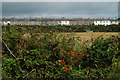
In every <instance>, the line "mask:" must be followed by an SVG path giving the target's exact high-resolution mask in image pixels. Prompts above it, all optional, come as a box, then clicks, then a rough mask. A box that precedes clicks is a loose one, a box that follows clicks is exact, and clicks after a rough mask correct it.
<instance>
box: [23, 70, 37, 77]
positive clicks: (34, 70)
mask: <svg viewBox="0 0 120 80" xmlns="http://www.w3.org/2000/svg"><path fill="white" fill-rule="evenodd" d="M33 71H36V69H33V70H32V71H31V72H29V73H27V74H26V75H25V76H23V78H25V77H26V76H28V75H29V74H31V73H32V72H33Z"/></svg>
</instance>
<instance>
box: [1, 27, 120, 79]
mask: <svg viewBox="0 0 120 80" xmlns="http://www.w3.org/2000/svg"><path fill="white" fill-rule="evenodd" d="M37 27H38V28H39V26H37ZM66 27H68V28H70V27H69V26H66ZM33 28H34V27H32V26H25V28H24V27H20V28H18V26H16V28H14V26H10V25H9V26H7V27H6V32H5V33H3V35H2V36H3V40H4V41H5V43H6V44H7V46H8V47H9V49H10V50H11V52H12V54H14V55H15V56H16V58H14V57H13V56H12V55H11V54H10V51H8V49H7V48H6V46H5V45H4V44H3V56H1V57H2V58H3V65H2V68H3V71H2V72H3V74H2V76H3V80H4V79H6V78H12V79H15V80H18V79H20V80H23V79H28V80H29V79H32V78H38V79H43V80H44V79H83V78H86V79H88V78H89V79H103V78H104V79H106V78H115V77H114V76H116V77H117V78H119V77H120V76H119V75H120V65H119V63H120V54H119V53H120V38H119V37H114V36H112V37H110V38H108V39H106V40H105V39H104V38H102V37H98V38H97V39H95V40H92V45H91V46H89V47H84V48H83V49H79V48H77V47H78V46H77V47H75V46H76V42H75V37H74V35H69V36H63V35H58V32H57V31H56V30H55V29H56V28H58V27H57V26H56V28H54V29H53V30H51V28H52V27H49V29H50V30H47V29H46V28H45V27H43V28H42V30H45V29H46V30H45V31H44V33H43V32H42V30H41V33H38V32H34V30H32V29H33ZM44 28H45V29H44ZM35 29H36V28H35ZM59 29H60V28H59ZM59 29H58V30H59ZM3 30H4V29H3ZM36 30H37V29H36ZM61 30H62V28H61ZM66 30H67V29H66ZM26 32H27V33H29V35H30V36H29V35H28V36H29V37H26V38H24V37H23V36H24V34H25V33H26ZM26 36H27V35H26ZM78 45H79V43H78ZM76 48H77V49H76ZM112 72H114V73H112ZM116 72H117V73H116Z"/></svg>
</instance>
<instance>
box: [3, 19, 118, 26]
mask: <svg viewBox="0 0 120 80" xmlns="http://www.w3.org/2000/svg"><path fill="white" fill-rule="evenodd" d="M119 23H120V21H119V20H111V19H79V18H77V19H16V20H15V19H3V20H2V21H1V24H2V25H8V24H10V25H42V26H45V25H51V26H55V25H93V24H94V25H104V26H107V25H113V24H114V25H118V24H119Z"/></svg>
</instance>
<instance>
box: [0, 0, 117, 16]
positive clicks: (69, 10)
mask: <svg viewBox="0 0 120 80" xmlns="http://www.w3.org/2000/svg"><path fill="white" fill-rule="evenodd" d="M2 16H3V17H68V18H69V17H80V18H115V17H118V2H3V3H2Z"/></svg>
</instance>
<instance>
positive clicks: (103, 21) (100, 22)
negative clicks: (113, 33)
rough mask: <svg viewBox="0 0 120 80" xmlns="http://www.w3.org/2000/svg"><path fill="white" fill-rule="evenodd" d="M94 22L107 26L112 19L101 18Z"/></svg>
mask: <svg viewBox="0 0 120 80" xmlns="http://www.w3.org/2000/svg"><path fill="white" fill-rule="evenodd" d="M94 24H95V25H105V26H107V25H110V24H111V23H110V20H100V21H97V20H96V21H94Z"/></svg>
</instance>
